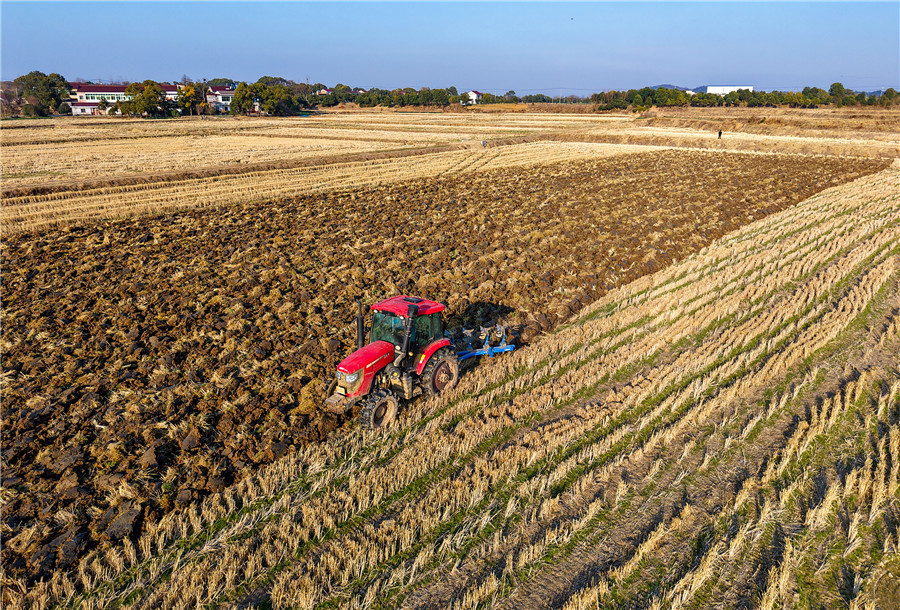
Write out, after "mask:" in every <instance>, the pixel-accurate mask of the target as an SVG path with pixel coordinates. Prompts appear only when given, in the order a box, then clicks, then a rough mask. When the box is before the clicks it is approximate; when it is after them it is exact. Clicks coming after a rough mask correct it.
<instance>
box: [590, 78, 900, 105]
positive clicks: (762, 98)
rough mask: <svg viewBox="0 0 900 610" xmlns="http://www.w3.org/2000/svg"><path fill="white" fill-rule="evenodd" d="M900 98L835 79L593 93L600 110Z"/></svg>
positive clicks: (873, 101) (854, 102) (873, 102)
mask: <svg viewBox="0 0 900 610" xmlns="http://www.w3.org/2000/svg"><path fill="white" fill-rule="evenodd" d="M898 101H900V96H898V94H897V91H895V90H894V89H893V88H890V89H886V90H885V91H884V92H883V93H882V94H881V95H874V94H868V95H867V94H866V93H863V92H859V93H857V92H854V91H851V90H850V89H847V88H845V87H844V86H843V85H842V84H841V83H833V84H832V85H831V87H829V89H828V91H825V90H824V89H821V88H819V87H804V88H803V90H802V91H800V92H794V91H768V92H766V91H750V90H749V89H738V90H737V91H732V92H731V93H728V94H726V95H718V94H716V93H694V94H693V95H692V94H690V93H687V92H685V91H681V90H679V89H668V88H666V87H657V88H652V87H644V88H643V89H629V90H628V91H605V92H603V93H595V94H593V95H592V96H591V102H593V103H594V105H595V107H596V109H597V110H624V109H626V108H629V107H630V108H632V109H635V110H639V109H647V108H650V107H651V106H658V107H669V106H695V107H711V106H747V107H750V108H754V107H775V106H789V107H791V108H817V107H819V106H827V105H834V106H836V107H838V108H840V107H841V106H863V105H864V106H875V105H879V106H892V105H894V104H896V103H897V102H898Z"/></svg>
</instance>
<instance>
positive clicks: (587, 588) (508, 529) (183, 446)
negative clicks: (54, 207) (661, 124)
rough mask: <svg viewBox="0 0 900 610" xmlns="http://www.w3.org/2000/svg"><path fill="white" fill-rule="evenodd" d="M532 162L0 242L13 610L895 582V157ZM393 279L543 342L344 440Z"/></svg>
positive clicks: (465, 600) (845, 589)
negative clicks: (335, 406) (352, 373)
mask: <svg viewBox="0 0 900 610" xmlns="http://www.w3.org/2000/svg"><path fill="white" fill-rule="evenodd" d="M538 145H539V146H546V145H545V144H538ZM515 146H521V145H511V146H508V147H505V148H512V147H515ZM524 146H526V147H528V146H534V144H532V145H527V144H526V145H524ZM589 146H594V145H589ZM548 148H550V147H548ZM575 149H577V147H573V148H572V150H575ZM496 150H502V149H496ZM479 152H480V153H481V154H482V155H484V154H487V153H488V152H491V149H488V150H486V151H483V152H482V151H479ZM449 154H458V153H453V152H451V153H449ZM556 154H559V152H558V151H557V152H556ZM519 155H520V153H518V152H516V153H515V154H514V157H515V158H516V161H515V162H509V163H508V164H506V165H502V164H501V165H499V166H491V165H490V164H489V163H485V164H484V165H482V166H478V167H475V168H473V169H471V170H469V171H465V169H463V171H455V172H454V171H447V172H445V173H443V175H441V172H434V171H432V170H429V171H428V172H424V173H422V174H419V175H418V176H414V177H412V178H410V177H404V178H402V179H393V180H389V181H386V182H385V183H378V182H375V183H374V184H373V185H370V186H368V187H360V186H351V185H344V186H343V187H342V188H335V189H333V190H328V189H325V188H323V189H321V190H314V191H313V192H311V193H308V194H296V195H293V196H281V197H274V196H273V197H274V198H273V199H270V200H266V201H254V202H251V203H245V204H230V205H228V206H222V205H218V206H216V207H210V208H204V209H196V210H193V211H190V210H186V211H181V212H178V213H172V214H167V215H163V216H149V217H144V218H138V219H133V220H124V221H112V222H110V221H103V220H97V219H92V220H88V221H85V222H83V223H80V224H79V223H75V224H70V225H69V226H67V227H66V228H63V229H51V228H47V227H46V226H44V227H43V228H41V229H31V230H20V231H16V232H13V233H12V234H11V235H9V236H8V237H6V238H5V239H4V241H3V244H2V258H3V261H2V262H3V268H4V277H3V293H4V295H3V312H2V315H3V327H4V333H3V345H2V348H3V352H4V365H3V375H4V378H3V382H4V399H3V407H2V408H3V420H4V463H3V479H4V483H3V493H4V498H3V501H4V538H5V539H6V541H7V543H6V545H5V547H4V553H3V568H4V596H5V598H4V601H5V602H7V603H10V604H14V605H15V604H24V605H26V606H33V605H38V606H47V605H51V606H52V605H54V604H59V603H62V604H65V605H73V604H74V605H78V606H81V607H106V606H107V604H109V603H116V604H119V603H122V602H125V604H126V605H128V606H137V607H159V606H167V607H188V606H194V605H197V604H201V605H214V606H215V605H220V604H231V603H238V604H246V603H251V604H255V603H261V602H263V601H265V600H269V603H272V604H273V605H274V606H276V607H308V606H312V605H322V606H323V607H344V606H349V607H356V606H367V605H371V604H373V603H374V604H375V605H377V606H380V607H396V606H400V605H406V606H412V607H434V606H443V607H458V608H464V607H481V606H485V605H499V606H504V605H505V606H507V607H539V606H540V607H542V606H541V605H542V604H543V603H546V601H547V600H551V605H553V606H559V607H567V608H587V607H595V606H596V605H597V604H600V605H639V606H645V605H647V606H649V605H659V606H670V605H679V606H681V605H693V606H697V607H705V606H706V605H708V604H709V603H711V602H712V601H713V600H716V601H720V602H721V600H728V599H732V600H733V601H735V603H736V601H737V600H741V599H756V600H757V602H756V603H758V604H760V605H767V607H775V606H776V605H781V604H782V603H784V602H785V600H789V599H790V600H795V599H801V600H806V601H804V603H809V604H810V605H817V604H825V605H831V604H833V603H849V601H848V600H857V603H858V602H860V601H867V603H873V604H877V603H879V601H878V600H879V599H880V598H879V597H878V596H879V595H891V594H892V593H891V592H892V591H893V590H892V589H891V588H890V586H891V584H890V583H891V582H894V581H892V580H891V575H892V574H894V573H896V565H895V564H896V561H895V560H894V559H892V558H893V557H895V555H896V545H897V539H896V534H895V532H896V517H895V516H894V515H895V512H894V511H896V509H897V506H896V497H897V496H896V494H897V483H896V467H895V465H896V463H897V462H896V460H897V459H900V457H898V456H897V447H895V445H898V446H900V437H898V438H897V439H895V438H894V435H895V434H896V424H897V413H898V393H900V381H898V374H897V367H896V362H897V357H896V356H897V353H898V352H897V346H898V339H897V322H896V319H895V316H896V312H897V307H898V305H900V304H898V303H897V298H896V294H897V281H898V250H897V248H898V240H897V237H898V233H897V232H898V227H897V223H898V220H900V219H898V217H897V209H898V207H900V206H898V195H897V188H896V186H897V183H898V180H897V178H898V168H897V165H896V162H895V163H894V165H892V166H890V167H888V165H889V162H885V161H878V160H865V159H849V158H835V157H828V156H813V157H810V156H796V155H765V154H764V155H760V154H738V153H725V152H720V151H707V152H699V151H694V152H691V151H678V150H652V151H651V152H644V153H640V154H638V153H635V152H632V151H630V150H622V151H617V153H616V154H610V155H609V156H604V157H602V158H599V159H591V158H590V157H589V156H586V155H585V156H581V157H578V156H575V157H563V158H555V159H550V160H547V159H542V158H538V159H535V160H531V159H528V160H527V161H525V162H522V158H521V157H520V156H519ZM437 156H440V155H437ZM508 158H509V157H508ZM394 162H396V161H394ZM386 164H387V163H386ZM457 167H458V166H457ZM435 174H437V175H435ZM853 180H855V181H853ZM848 181H853V182H849V183H848ZM842 184H844V186H840V185H842ZM4 206H6V199H4ZM360 227H365V230H364V231H363V232H360V230H359V228H360ZM396 292H408V293H413V294H423V295H425V296H429V297H432V298H437V299H439V300H442V301H444V302H446V303H447V304H448V307H449V313H450V319H451V324H452V325H454V326H460V325H466V326H471V325H473V324H481V323H489V322H495V321H497V320H503V321H505V322H507V323H510V324H513V325H514V326H515V327H516V328H517V332H518V334H519V337H520V340H523V341H526V342H527V343H529V344H530V345H529V346H528V347H527V348H525V349H522V350H520V351H519V352H517V353H514V355H512V356H510V357H507V358H504V359H502V360H498V361H497V362H495V363H491V365H490V366H483V367H478V368H477V369H475V370H474V371H472V372H470V373H469V374H467V375H465V376H464V378H463V380H462V383H461V386H460V388H458V389H456V390H454V391H453V392H452V393H451V394H450V395H449V396H445V397H439V398H437V399H433V400H431V401H427V402H425V401H419V402H416V403H413V404H411V405H410V406H409V407H408V408H407V409H405V410H404V411H403V413H402V415H401V419H400V421H399V422H398V423H397V424H396V425H395V426H394V427H393V428H391V429H389V430H388V431H387V432H386V433H382V432H378V433H370V432H365V431H362V430H360V429H359V428H357V427H356V426H354V425H344V426H343V427H341V429H340V430H338V431H336V432H334V431H333V429H334V427H335V425H339V424H341V422H339V421H337V420H335V419H334V418H331V417H329V416H326V415H324V414H323V413H322V412H321V411H320V410H319V409H318V408H317V400H318V398H319V394H320V392H321V384H322V381H323V380H324V379H325V378H326V377H327V376H328V375H330V371H331V370H332V367H333V365H334V364H335V362H336V361H337V359H339V358H340V357H341V356H342V355H343V354H345V353H347V352H348V351H349V350H350V349H351V345H352V343H353V337H351V332H350V331H351V328H350V326H351V324H350V323H351V321H352V317H353V308H352V305H351V303H352V297H353V296H356V295H358V294H362V295H364V297H365V299H366V301H367V302H372V301H374V300H376V299H378V298H381V297H383V296H387V295H389V294H392V293H396ZM11 426H13V428H12V430H13V431H14V434H13V435H12V436H10V427H11ZM829 435H830V436H829ZM825 440H827V441H828V442H824V441H825ZM265 464H269V465H268V466H265ZM835 464H837V465H838V466H837V470H836V471H835V470H834V468H835V466H834V465H835ZM854 473H855V474H854ZM892 477H893V478H892ZM892 481H893V483H892ZM842 498H852V501H850V502H846V501H845V502H843V503H842V502H841V501H840V500H841V499H842ZM835 511H837V512H835ZM841 511H843V512H841ZM835 523H837V524H838V525H839V527H836V526H835ZM845 524H846V526H845ZM836 545H843V546H842V547H841V548H842V549H843V550H842V551H841V553H839V554H837V555H836V554H835V553H834V551H833V549H834V548H835V546H836ZM838 555H839V556H838ZM892 562H893V563H892ZM892 570H893V572H892ZM36 579H42V580H39V581H38V580H36ZM848 583H849V584H848ZM885 583H888V584H885ZM879 587H880V588H879ZM885 592H886V593H885ZM797 596H799V598H798V597H797ZM888 599H889V598H888ZM841 600H844V601H843V602H841Z"/></svg>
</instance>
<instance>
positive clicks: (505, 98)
mask: <svg viewBox="0 0 900 610" xmlns="http://www.w3.org/2000/svg"><path fill="white" fill-rule="evenodd" d="M163 85H178V86H179V90H178V96H177V99H175V100H169V99H167V98H166V92H165V90H164V89H163ZM216 86H227V87H229V88H231V89H233V90H234V95H233V96H232V100H231V104H230V113H231V114H235V115H240V114H256V113H263V114H267V115H271V116H291V115H297V114H302V113H305V112H309V111H310V110H311V109H313V108H316V107H332V106H337V105H338V104H342V103H347V102H352V103H355V104H357V105H358V106H360V107H362V108H373V107H376V106H382V107H388V108H390V107H398V106H421V107H428V106H438V107H446V106H449V105H452V104H463V105H467V104H469V103H471V102H472V101H474V100H470V99H469V95H468V93H467V92H465V91H464V92H459V91H458V90H457V88H456V87H446V88H437V89H432V88H429V87H422V88H420V89H414V88H412V87H404V88H398V89H378V88H372V89H369V90H367V91H366V90H363V89H360V88H351V87H349V86H347V85H344V84H341V83H338V84H337V85H335V86H334V87H332V88H328V87H326V86H325V85H323V84H322V83H315V84H312V85H310V84H309V83H297V82H294V81H291V80H288V79H286V78H282V77H278V76H263V77H262V78H260V79H259V80H257V81H256V82H255V83H247V82H243V81H241V82H237V81H234V80H231V79H228V78H215V79H212V80H209V81H206V80H203V81H194V80H191V79H190V78H188V77H187V76H182V78H181V79H179V80H177V81H173V82H172V83H168V82H163V83H160V82H156V81H153V80H145V81H143V82H140V83H137V82H135V83H127V88H126V90H125V93H126V95H128V96H129V97H130V98H131V99H128V100H118V101H107V100H100V104H99V106H98V107H99V108H100V110H102V111H107V110H111V109H115V111H116V112H117V113H121V114H126V115H139V116H179V115H185V114H189V115H191V114H216V113H217V112H218V110H217V109H216V108H214V107H213V106H212V105H210V104H209V103H208V102H207V100H206V94H207V93H208V92H209V90H210V87H216ZM3 93H4V101H5V103H4V107H3V108H4V114H5V115H8V114H11V113H12V112H13V111H14V110H15V108H14V107H13V103H15V104H16V106H17V107H18V112H19V114H21V115H22V116H26V117H37V116H48V115H50V114H54V113H56V114H65V113H69V112H71V108H70V107H69V105H68V103H67V100H68V99H69V83H68V81H67V80H66V79H65V78H64V77H63V76H62V75H60V74H57V73H52V74H44V73H43V72H39V71H33V72H31V73H29V74H26V75H24V76H20V77H18V78H16V79H15V80H14V81H12V83H11V86H10V84H9V83H4V87H3ZM553 102H556V103H560V102H562V103H575V104H593V105H594V110H596V111H608V110H625V109H628V108H630V109H632V110H636V111H638V110H644V109H647V108H650V107H651V106H658V107H670V106H698V107H711V106H749V107H760V106H770V107H772V106H789V107H791V108H816V107H818V106H824V105H834V106H836V107H841V106H858V105H860V106H861V105H865V106H875V105H878V106H892V105H894V104H897V103H900V96H898V94H897V92H896V91H895V90H894V89H893V88H891V89H887V90H886V91H884V92H883V93H882V94H881V95H873V94H868V95H867V94H866V93H863V92H855V91H851V90H850V89H848V88H846V87H844V86H843V85H842V84H841V83H839V82H838V83H833V84H832V85H831V87H829V89H828V90H827V91H826V90H824V89H821V88H819V87H805V88H804V89H803V90H802V91H800V92H791V91H771V92H765V91H750V90H748V89H740V90H738V91H733V92H731V93H728V94H727V95H717V94H713V93H695V94H689V93H687V92H685V91H682V90H679V89H670V88H666V87H656V88H653V87H644V88H643V89H629V90H627V91H605V92H602V93H594V94H593V95H591V96H590V97H578V96H574V95H570V96H566V97H550V96H548V95H545V94H541V93H539V94H534V95H524V96H519V95H517V94H516V92H515V91H512V90H510V91H507V92H506V93H505V94H503V95H495V94H492V93H484V94H482V96H481V99H480V100H479V103H480V104H501V103H505V104H509V103H513V104H519V103H525V104H536V103H553Z"/></svg>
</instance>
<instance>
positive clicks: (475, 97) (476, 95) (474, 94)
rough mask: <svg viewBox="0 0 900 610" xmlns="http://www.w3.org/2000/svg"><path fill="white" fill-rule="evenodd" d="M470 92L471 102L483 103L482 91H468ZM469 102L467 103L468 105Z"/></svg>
mask: <svg viewBox="0 0 900 610" xmlns="http://www.w3.org/2000/svg"><path fill="white" fill-rule="evenodd" d="M467 93H468V94H469V104H480V103H481V91H468V92H467ZM469 104H466V105H467V106H468V105H469Z"/></svg>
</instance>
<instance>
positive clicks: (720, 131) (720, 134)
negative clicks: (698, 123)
mask: <svg viewBox="0 0 900 610" xmlns="http://www.w3.org/2000/svg"><path fill="white" fill-rule="evenodd" d="M719 139H720V140H721V139H722V130H721V129H720V130H719Z"/></svg>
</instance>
